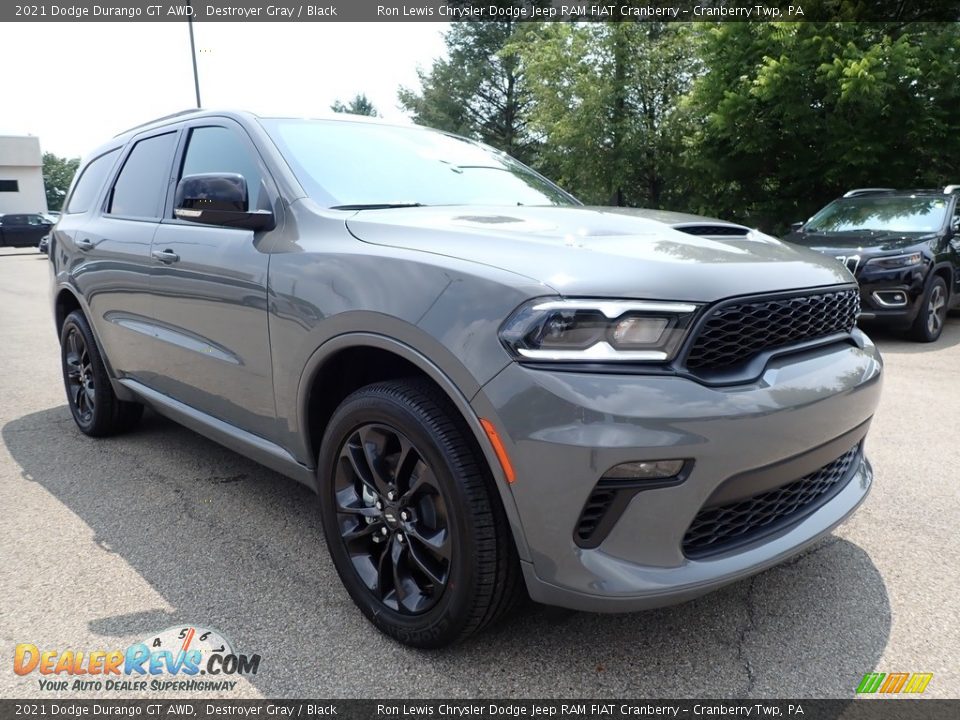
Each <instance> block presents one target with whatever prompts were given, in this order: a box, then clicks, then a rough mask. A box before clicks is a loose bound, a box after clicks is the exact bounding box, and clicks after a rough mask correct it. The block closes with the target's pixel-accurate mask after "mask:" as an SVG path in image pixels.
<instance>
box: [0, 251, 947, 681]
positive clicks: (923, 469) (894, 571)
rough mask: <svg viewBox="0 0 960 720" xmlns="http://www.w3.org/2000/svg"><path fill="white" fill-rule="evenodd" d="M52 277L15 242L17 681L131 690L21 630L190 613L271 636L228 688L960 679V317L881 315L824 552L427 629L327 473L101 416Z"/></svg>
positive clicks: (255, 642)
mask: <svg viewBox="0 0 960 720" xmlns="http://www.w3.org/2000/svg"><path fill="white" fill-rule="evenodd" d="M48 281H49V278H48V262H47V260H46V256H43V255H39V254H38V253H36V252H35V251H32V250H12V249H4V250H0V436H2V445H0V697H50V698H53V697H90V698H92V697H117V696H122V697H128V696H131V695H133V694H134V693H129V692H120V693H117V692H108V691H106V690H103V691H97V692H84V693H75V692H71V691H69V690H68V691H44V690H41V689H40V687H39V684H38V681H37V677H38V675H37V673H33V674H32V675H29V676H26V677H21V676H18V675H16V674H15V673H14V672H13V663H12V662H11V660H12V657H13V653H14V647H15V645H17V644H18V643H33V644H35V645H37V646H38V647H40V648H41V649H58V650H60V651H63V650H66V649H71V648H72V649H82V650H91V649H105V650H108V649H114V648H124V647H127V645H129V644H130V643H133V642H136V641H138V640H141V639H143V638H144V637H147V636H152V634H155V633H156V631H159V630H162V629H164V628H169V627H173V626H181V625H190V626H202V627H205V628H207V627H209V628H215V629H218V630H220V631H221V632H222V633H223V634H224V635H225V636H227V637H228V638H229V639H230V640H231V641H232V643H233V646H234V648H235V649H237V650H238V651H239V652H243V653H245V654H254V653H256V654H259V655H260V656H261V658H262V660H261V664H260V667H259V671H258V673H257V674H256V675H247V676H244V678H243V679H241V680H239V682H238V685H237V686H236V688H235V689H234V690H232V691H229V692H224V693H222V696H224V697H260V696H266V697H300V698H304V697H343V698H346V697H360V698H390V697H396V698H417V697H436V698H439V697H450V698H453V697H487V698H493V697H500V698H502V697H539V698H574V697H596V698H604V697H606V698H612V697H625V696H634V697H637V696H646V697H703V696H707V697H715V698H724V697H745V696H749V697H758V698H759V697H784V698H786V697H824V696H827V697H851V696H852V695H853V690H854V688H855V687H856V685H857V684H858V683H859V681H860V679H861V678H862V676H863V675H864V673H867V672H871V671H880V672H932V673H933V674H934V677H933V679H932V681H931V682H930V685H929V686H928V688H927V691H926V695H928V696H935V697H960V625H958V622H957V618H960V534H958V528H960V441H958V436H960V421H958V415H960V411H958V408H960V318H958V317H952V318H951V319H950V321H949V323H948V325H947V327H946V330H945V332H944V334H943V337H942V338H941V339H940V341H939V342H938V343H936V344H934V345H918V344H914V343H911V342H907V341H904V340H902V339H900V338H898V337H897V336H895V335H891V334H884V333H878V334H877V335H876V339H877V341H878V344H879V345H880V347H881V350H882V352H883V356H884V359H885V361H886V380H885V386H884V392H883V400H882V403H881V406H880V409H879V411H878V413H877V415H876V418H875V420H874V423H873V427H872V430H871V433H870V436H869V438H868V446H867V450H868V454H869V457H870V459H871V461H872V462H873V465H874V469H875V472H876V481H875V484H874V487H873V491H872V493H871V495H870V496H869V498H868V499H867V501H866V503H865V504H864V505H863V506H862V507H861V509H860V510H859V512H858V513H857V514H856V515H855V516H854V517H853V518H852V519H851V520H849V521H848V522H847V523H846V524H845V525H843V526H841V527H840V528H839V529H838V530H837V531H836V532H834V534H833V535H832V536H830V537H829V538H828V539H826V540H825V541H823V542H821V543H820V544H818V545H817V546H815V547H814V548H812V549H811V550H809V551H807V552H806V553H805V554H803V555H801V556H799V557H797V558H794V559H793V560H792V561H790V562H788V563H787V564H785V565H782V566H780V567H777V568H774V569H772V570H769V571H768V572H765V573H763V574H761V575H758V576H755V577H754V578H752V579H749V580H746V581H743V582H740V583H737V584H735V585H732V586H729V587H727V588H725V589H723V590H721V591H719V592H715V593H713V594H711V595H708V596H706V597H703V598H701V599H698V600H695V601H693V602H689V603H687V604H685V605H680V606H677V607H672V608H666V609H662V610H655V611H650V612H644V613H637V614H632V615H590V614H584V613H574V612H568V611H563V610H558V609H551V608H545V607H542V606H537V605H533V604H530V605H528V606H526V607H524V608H521V609H520V610H519V611H518V612H517V613H516V614H515V615H514V616H512V617H511V618H509V619H508V620H507V621H506V622H504V623H503V624H501V625H500V626H498V627H497V628H495V629H493V630H492V631H488V632H486V633H484V634H481V635H479V636H477V637H476V638H474V639H472V640H470V641H468V642H467V643H465V644H462V645H460V646H457V647H454V648H451V649H447V650H444V651H441V652H422V651H414V650H410V649H407V648H404V647H402V646H400V645H397V644H396V643H394V642H392V641H390V640H388V639H386V638H385V637H383V636H382V635H380V634H379V633H378V632H377V631H376V630H374V629H373V627H372V626H371V625H369V624H368V623H367V621H366V620H365V619H364V618H363V617H362V616H361V614H360V613H359V612H358V611H357V610H356V609H355V608H354V606H353V604H352V603H351V601H350V599H349V597H348V596H347V594H346V592H345V591H344V590H343V588H342V587H341V585H340V581H339V579H338V578H337V575H336V573H335V571H334V569H333V566H332V564H331V562H330V560H329V558H328V556H327V551H326V549H325V547H324V543H323V537H322V534H321V532H320V528H319V515H318V504H317V500H316V499H315V497H314V496H313V495H312V493H311V492H310V491H308V490H307V489H305V488H303V487H301V486H300V485H298V484H296V483H295V482H293V481H291V480H287V479H286V478H283V477H281V476H279V475H277V474H275V473H273V472H271V471H269V470H266V469H265V468H263V467H261V466H259V465H257V464H255V463H253V462H252V461H249V460H247V459H245V458H243V457H241V456H239V455H237V454H235V453H233V452H231V451H229V450H226V449H224V448H222V447H220V446H218V445H216V444H215V443H213V442H211V441H209V440H206V439H204V438H203V437H201V436H199V435H197V434H195V433H193V432H191V431H189V430H186V429H184V428H182V427H180V426H178V425H176V424H174V423H173V422H171V421H169V420H166V419H164V418H161V417H159V416H157V415H155V414H153V413H148V414H147V415H146V416H145V419H144V422H143V423H142V425H141V426H140V427H139V428H138V429H137V430H136V431H135V432H133V433H130V434H128V435H124V436H121V437H117V438H111V439H106V440H92V439H89V438H87V437H84V436H83V435H81V434H80V433H79V432H78V431H77V430H76V428H75V426H74V424H73V420H72V419H71V417H70V413H69V411H68V409H67V406H66V404H65V398H64V391H63V385H62V381H61V378H60V367H59V354H58V353H59V349H58V344H57V338H56V337H55V334H54V330H53V321H52V315H51V310H50V306H49V301H48ZM68 679H69V680H70V681H71V682H72V681H73V680H74V679H75V678H73V677H69V678H68ZM148 695H149V696H150V697H157V696H158V695H159V693H148ZM188 695H189V694H187V695H184V694H182V693H173V694H171V695H170V696H175V697H185V696H188ZM197 695H198V696H208V695H210V693H206V692H205V693H198V694H197Z"/></svg>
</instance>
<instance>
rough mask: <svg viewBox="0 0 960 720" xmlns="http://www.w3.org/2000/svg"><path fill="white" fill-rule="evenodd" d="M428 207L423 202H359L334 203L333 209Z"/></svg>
mask: <svg viewBox="0 0 960 720" xmlns="http://www.w3.org/2000/svg"><path fill="white" fill-rule="evenodd" d="M411 207H426V205H424V204H423V203H418V202H408V203H357V204H355V205H333V206H332V207H331V208H330V209H331V210H392V209H394V208H411Z"/></svg>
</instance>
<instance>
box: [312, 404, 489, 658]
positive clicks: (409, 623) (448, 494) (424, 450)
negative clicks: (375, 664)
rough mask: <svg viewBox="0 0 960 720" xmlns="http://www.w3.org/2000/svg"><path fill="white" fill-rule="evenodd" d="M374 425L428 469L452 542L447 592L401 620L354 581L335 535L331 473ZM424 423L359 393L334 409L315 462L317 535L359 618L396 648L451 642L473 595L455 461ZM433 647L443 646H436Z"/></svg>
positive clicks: (469, 524) (468, 529)
mask: <svg viewBox="0 0 960 720" xmlns="http://www.w3.org/2000/svg"><path fill="white" fill-rule="evenodd" d="M367 423H380V424H383V425H387V426H390V427H392V428H393V429H395V430H397V431H398V432H400V433H402V434H403V435H405V436H406V437H407V439H408V440H410V442H412V443H413V445H414V446H415V447H416V448H417V450H418V452H420V453H421V454H422V456H423V459H424V460H426V462H427V464H428V465H430V468H431V470H432V471H433V473H434V475H435V476H436V478H437V480H438V483H439V484H440V485H441V488H442V492H443V496H444V502H445V503H446V506H447V512H448V518H449V523H450V535H451V539H452V543H453V545H452V548H453V550H452V559H451V562H450V574H449V577H448V580H447V586H446V588H445V589H444V591H443V595H442V596H441V598H440V600H439V601H438V602H437V604H436V605H435V606H434V607H432V608H430V609H429V610H427V611H426V612H424V613H422V614H418V615H405V614H402V613H399V612H397V611H395V610H393V609H391V608H389V607H387V606H386V605H384V604H383V603H381V602H380V601H379V600H378V599H377V598H375V597H374V596H373V594H372V593H371V592H370V591H369V590H368V589H367V587H366V585H365V584H364V583H363V581H362V580H361V579H360V577H359V576H358V575H357V573H356V571H355V570H354V568H353V565H352V562H351V560H350V558H349V556H348V554H347V551H346V549H345V547H344V545H343V541H342V539H341V537H340V533H339V523H338V520H337V513H336V503H335V502H334V497H333V494H334V482H333V477H334V472H335V469H336V463H337V460H338V458H339V455H340V450H341V448H342V447H343V444H344V443H345V442H346V441H347V439H348V438H349V437H350V435H351V434H352V433H353V432H354V431H355V430H356V429H357V428H359V427H360V426H361V425H365V424H367ZM428 423H429V420H428V419H427V418H426V417H424V416H423V414H422V413H420V412H418V411H417V410H416V409H415V408H411V407H409V406H408V405H407V404H405V403H404V402H402V401H401V400H399V399H398V398H396V397H393V396H391V395H390V394H388V393H385V392H379V393H378V392H376V391H366V390H361V391H358V393H355V394H354V395H353V396H351V397H350V398H348V399H347V400H346V401H345V402H344V403H343V405H341V406H340V408H338V410H337V411H336V412H335V413H334V415H333V417H332V418H331V420H330V423H329V425H328V427H327V431H326V432H325V433H324V438H323V442H322V444H321V451H320V454H319V458H318V462H317V472H318V478H317V480H318V489H319V491H320V508H321V510H320V512H321V516H322V520H323V530H324V535H325V537H326V541H327V547H328V548H329V551H330V555H331V557H332V559H333V562H334V566H335V567H336V570H337V573H338V574H339V575H340V579H341V580H342V582H343V584H344V587H346V589H347V592H348V593H349V594H350V596H351V598H353V600H354V602H355V603H356V604H357V606H358V607H359V608H360V609H361V611H362V612H363V613H364V615H366V616H367V618H368V619H369V620H370V621H371V622H373V623H374V624H375V625H376V626H377V627H379V628H380V629H381V630H382V631H384V632H386V633H387V634H388V635H391V636H392V637H394V638H396V639H397V640H400V641H401V642H406V643H412V644H417V645H431V644H433V643H432V642H430V639H431V638H437V639H438V640H439V638H441V637H451V636H457V635H459V632H460V629H461V628H460V627H458V625H462V624H464V623H465V620H466V617H467V615H468V609H469V605H470V602H471V599H472V597H473V595H474V586H475V582H476V572H477V570H476V568H475V567H474V563H473V562H472V553H470V552H469V548H470V545H471V538H472V537H475V535H474V527H473V518H472V517H471V515H470V513H469V511H468V510H467V502H468V501H467V498H466V497H465V494H464V492H463V489H462V487H461V486H460V484H459V483H458V482H457V474H458V473H457V469H456V468H457V458H456V455H455V453H454V452H453V450H452V448H450V447H449V445H448V443H446V442H445V441H444V438H443V437H438V436H436V435H435V433H433V432H432V431H431V429H430V428H429V425H428ZM437 644H443V643H442V642H438V643H437Z"/></svg>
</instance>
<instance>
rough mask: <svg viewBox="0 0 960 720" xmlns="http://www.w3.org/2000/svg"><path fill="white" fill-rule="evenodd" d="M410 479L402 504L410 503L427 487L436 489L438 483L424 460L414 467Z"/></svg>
mask: <svg viewBox="0 0 960 720" xmlns="http://www.w3.org/2000/svg"><path fill="white" fill-rule="evenodd" d="M409 478H410V479H409V483H408V488H407V491H406V492H405V493H404V494H403V497H402V498H401V501H402V502H405V503H409V502H410V500H411V499H412V498H413V496H414V495H416V494H417V493H418V492H419V491H420V490H421V489H422V488H423V487H425V486H430V487H435V483H436V481H435V479H434V477H433V474H432V473H431V472H430V468H429V467H428V466H427V464H426V463H424V462H423V461H422V460H421V461H418V462H417V463H416V464H415V465H414V466H413V470H412V471H411V473H410V476H409Z"/></svg>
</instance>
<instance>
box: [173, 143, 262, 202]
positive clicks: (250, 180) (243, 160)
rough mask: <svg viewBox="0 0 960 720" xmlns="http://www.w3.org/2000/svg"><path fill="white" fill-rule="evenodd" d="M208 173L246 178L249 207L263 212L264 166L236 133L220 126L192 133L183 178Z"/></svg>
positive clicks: (182, 173) (182, 170)
mask: <svg viewBox="0 0 960 720" xmlns="http://www.w3.org/2000/svg"><path fill="white" fill-rule="evenodd" d="M207 173H215V174H222V173H238V174H240V175H242V176H243V179H244V180H246V181H247V197H248V198H249V204H248V207H249V208H250V209H263V207H262V205H261V202H262V201H263V200H264V198H262V197H261V194H262V192H263V183H262V182H261V172H260V166H259V165H258V163H257V161H256V160H255V159H254V157H253V155H252V154H251V151H250V149H249V147H248V146H247V144H246V143H245V142H244V141H243V138H242V137H240V136H239V135H238V134H237V133H236V132H235V131H233V130H230V129H229V128H225V127H220V126H211V127H199V128H194V129H193V130H191V131H190V141H189V143H188V144H187V152H186V153H185V154H184V158H183V167H182V168H181V170H180V177H181V178H182V177H184V176H186V175H202V174H207ZM178 179H179V178H178Z"/></svg>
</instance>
